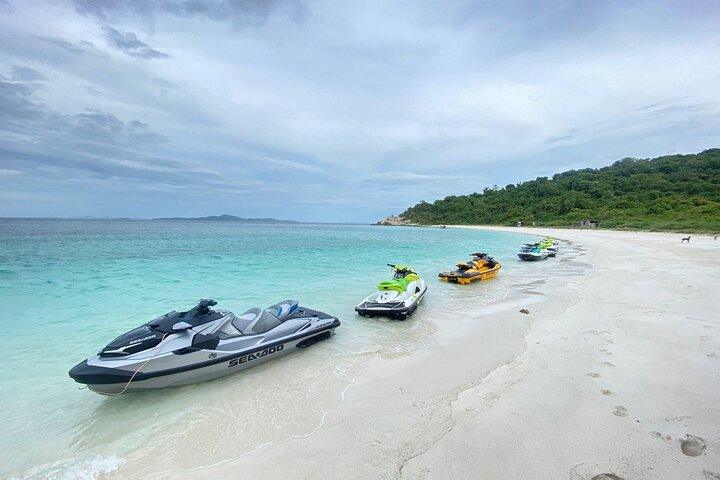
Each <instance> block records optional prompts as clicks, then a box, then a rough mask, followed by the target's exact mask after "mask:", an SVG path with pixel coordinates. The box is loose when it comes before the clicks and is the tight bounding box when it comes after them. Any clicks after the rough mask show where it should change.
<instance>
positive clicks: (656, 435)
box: [650, 430, 672, 442]
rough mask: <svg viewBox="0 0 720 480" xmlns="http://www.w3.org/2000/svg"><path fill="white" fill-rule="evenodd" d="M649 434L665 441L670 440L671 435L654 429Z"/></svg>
mask: <svg viewBox="0 0 720 480" xmlns="http://www.w3.org/2000/svg"><path fill="white" fill-rule="evenodd" d="M650 435H652V436H653V437H655V438H660V439H662V440H665V441H666V442H669V441H670V440H672V437H671V436H670V435H663V434H662V433H660V432H658V431H655V430H653V431H652V432H650Z"/></svg>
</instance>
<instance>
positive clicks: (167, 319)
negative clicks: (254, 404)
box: [69, 299, 340, 395]
mask: <svg viewBox="0 0 720 480" xmlns="http://www.w3.org/2000/svg"><path fill="white" fill-rule="evenodd" d="M215 305H216V302H215V300H210V299H205V300H200V302H199V303H198V304H197V305H196V306H195V307H194V308H191V309H190V310H188V311H186V312H176V311H172V312H170V313H166V314H165V315H163V316H160V317H158V318H156V319H154V320H151V321H149V322H148V323H146V324H144V325H141V326H139V327H137V328H135V329H133V330H130V331H129V332H127V333H125V334H123V335H120V336H119V337H118V338H116V339H115V340H113V341H112V342H110V343H109V344H108V345H107V346H106V347H105V348H103V349H102V350H101V351H100V353H98V354H97V355H95V356H93V357H90V358H88V359H86V360H84V361H82V362H81V363H78V364H77V365H75V366H74V367H73V368H72V369H71V370H70V372H69V375H70V377H71V378H72V379H73V380H75V381H76V382H79V383H83V384H85V385H87V386H88V387H89V388H90V390H93V391H95V392H97V393H101V394H106V395H118V394H121V393H125V392H129V391H135V390H145V389H155V388H163V387H168V386H173V385H186V384H190V383H195V382H200V381H203V380H209V379H212V378H217V377H221V376H223V375H228V374H231V373H235V372H238V371H240V370H243V369H245V368H247V367H251V366H253V365H257V364H260V363H263V362H265V361H267V360H270V359H273V358H277V357H279V356H281V355H283V354H286V353H288V352H292V351H294V350H295V349H296V348H304V347H307V346H309V345H312V344H313V343H315V342H317V341H320V340H324V339H326V338H329V337H330V336H331V335H332V333H333V332H334V330H335V328H337V327H338V326H339V325H340V321H339V320H338V319H337V318H335V317H333V316H332V315H328V314H327V313H323V312H319V311H317V310H312V309H309V308H306V307H302V306H299V305H298V302H297V301H295V300H285V301H283V302H280V303H277V304H275V305H273V306H271V307H269V308H266V309H265V310H261V309H259V308H252V309H250V310H248V311H247V312H245V313H243V314H242V315H240V316H235V315H234V314H233V313H231V312H229V311H226V310H214V309H212V308H211V307H213V306H215Z"/></svg>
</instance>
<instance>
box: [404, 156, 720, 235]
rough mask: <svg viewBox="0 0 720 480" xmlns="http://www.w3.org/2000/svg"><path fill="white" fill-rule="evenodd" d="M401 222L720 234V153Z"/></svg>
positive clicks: (531, 185)
mask: <svg viewBox="0 0 720 480" xmlns="http://www.w3.org/2000/svg"><path fill="white" fill-rule="evenodd" d="M401 217H402V218H403V219H404V220H406V221H408V222H413V223H418V224H486V225H515V224H516V223H517V222H518V221H520V222H523V223H524V224H525V225H531V224H533V223H535V224H536V225H545V226H578V225H579V223H580V221H581V220H584V219H593V220H596V221H597V222H598V224H599V227H601V228H618V229H624V228H627V229H642V230H684V231H704V232H720V149H718V148H715V149H711V150H705V151H703V152H701V153H698V154H691V155H669V156H665V157H658V158H653V159H637V158H625V159H622V160H620V161H617V162H615V163H613V164H612V165H610V166H607V167H602V168H597V169H595V168H586V169H582V170H570V171H567V172H563V173H558V174H556V175H553V177H552V178H548V177H538V178H536V179H535V180H530V181H526V182H521V183H517V184H510V185H506V186H505V187H503V188H497V187H493V188H486V189H484V190H483V191H482V192H480V193H473V194H470V195H457V196H456V195H451V196H449V197H445V198H444V199H441V200H436V201H434V202H433V203H428V202H425V201H423V202H420V203H418V204H417V205H415V206H413V207H410V208H408V209H407V210H406V211H405V212H403V213H402V214H401Z"/></svg>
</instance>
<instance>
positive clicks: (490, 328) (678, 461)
mask: <svg viewBox="0 0 720 480" xmlns="http://www.w3.org/2000/svg"><path fill="white" fill-rule="evenodd" d="M513 231H523V230H521V229H513ZM524 231H525V232H527V233H533V234H538V235H546V234H552V235H554V236H555V237H556V238H559V239H563V240H565V241H567V242H571V243H572V245H573V247H574V248H576V249H577V250H576V251H577V252H578V253H576V257H575V258H574V260H573V261H574V262H578V263H582V264H584V265H585V267H587V268H583V269H579V270H578V273H577V274H576V275H570V276H564V277H557V278H555V277H548V278H547V280H546V281H545V282H544V283H542V284H538V285H536V286H535V287H534V290H535V292H534V293H535V294H536V295H535V297H533V298H536V299H537V300H535V301H534V302H531V301H530V300H529V299H528V298H529V297H528V298H525V300H523V302H527V303H525V304H517V303H507V302H506V304H505V305H504V306H503V305H500V306H498V307H497V308H493V309H492V310H491V311H490V312H486V313H485V314H484V315H481V316H479V317H476V318H477V325H475V326H472V325H471V326H469V327H468V328H466V329H465V330H463V333H462V335H457V336H455V337H453V336H452V335H449V336H448V335H446V336H441V337H440V340H439V341H437V342H434V343H432V344H430V345H428V346H426V347H424V348H422V349H420V350H418V351H417V352H415V353H414V354H412V355H406V356H400V357H398V358H392V357H388V356H372V355H370V356H369V357H368V358H369V360H368V365H367V366H366V368H365V369H364V370H363V372H362V373H361V374H360V375H359V376H358V377H357V378H356V379H355V380H354V382H353V383H352V384H350V385H349V386H348V387H347V389H345V390H344V391H343V393H342V395H341V397H340V398H338V406H337V407H336V408H334V409H332V410H331V411H328V412H327V414H326V415H324V416H323V418H322V421H321V422H320V424H318V425H317V427H316V428H314V429H313V430H311V431H308V432H306V433H305V434H303V435H298V436H295V437H293V438H289V439H287V440H285V441H282V442H278V443H274V444H267V445H262V446H260V447H258V448H257V449H255V450H253V451H252V452H246V453H244V454H242V455H240V456H238V457H236V458H234V459H231V460H228V461H224V462H222V463H218V464H215V465H209V466H204V467H199V468H197V467H196V468H192V469H190V470H178V469H168V470H166V473H165V474H164V475H161V476H162V477H164V478H186V477H189V476H192V477H193V478H238V477H239V476H242V477H258V478H271V477H276V476H283V477H285V478H307V479H311V478H313V479H315V478H344V479H375V478H378V479H380V478H383V479H384V478H407V479H417V478H423V479H466V478H467V479H470V478H472V479H494V480H496V479H507V480H518V479H548V480H550V479H571V480H591V479H592V480H617V479H625V480H631V479H644V480H651V479H658V480H660V479H670V478H678V479H680V478H682V479H688V480H692V479H697V480H708V479H710V480H717V479H719V478H720V314H719V313H718V312H719V311H720V290H719V287H720V268H719V267H720V261H719V260H718V254H720V241H717V242H715V241H713V240H712V238H710V237H693V238H692V241H691V244H690V245H688V244H681V243H680V237H681V236H680V235H678V234H668V233H662V234H651V233H632V232H611V231H579V230H550V229H528V230H524ZM562 260H563V258H562V250H561V254H560V256H559V257H558V258H557V259H555V260H547V261H548V262H552V261H558V262H559V261H562ZM540 294H541V295H540ZM523 306H525V307H527V308H528V310H529V314H523V313H519V309H520V308H522V307H523ZM472 307H473V306H472V305H467V306H466V308H467V311H468V312H473V315H474V314H475V313H476V312H474V311H473V308H472ZM442 321H443V319H442V318H437V319H436V322H437V323H440V322H442ZM121 472H122V470H121ZM239 472H241V474H239ZM126 473H130V472H129V471H128V470H126Z"/></svg>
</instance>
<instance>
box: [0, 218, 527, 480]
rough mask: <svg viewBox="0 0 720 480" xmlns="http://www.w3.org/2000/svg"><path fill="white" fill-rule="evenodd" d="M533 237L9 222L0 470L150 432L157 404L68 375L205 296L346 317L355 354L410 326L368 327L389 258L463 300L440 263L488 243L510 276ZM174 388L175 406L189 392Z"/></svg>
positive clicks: (0, 263)
mask: <svg viewBox="0 0 720 480" xmlns="http://www.w3.org/2000/svg"><path fill="white" fill-rule="evenodd" d="M530 238H531V237H528V236H521V235H516V234H511V233H500V232H487V231H479V230H460V229H450V228H448V229H435V228H408V227H376V226H354V225H351V226H349V225H249V224H242V223H233V222H228V223H225V222H180V221H177V222H176V221H172V222H170V221H129V220H128V221H123V220H107V221H103V220H15V219H4V220H3V219H0V245H1V246H2V249H1V250H0V305H2V307H0V329H1V331H2V335H0V351H2V352H3V353H4V362H3V366H4V369H3V375H2V377H0V405H1V406H2V411H3V418H4V420H3V428H2V430H0V451H1V452H3V454H2V457H3V459H2V462H1V464H0V476H4V475H7V474H9V473H10V472H25V471H27V470H28V469H31V468H33V467H37V466H39V465H44V464H49V463H53V462H58V461H64V460H70V459H77V458H81V459H82V458H84V457H85V456H87V455H90V454H91V453H94V452H97V451H102V452H104V453H107V452H108V451H120V450H122V449H123V448H132V446H133V444H134V442H138V441H142V439H143V436H145V435H148V431H146V430H143V429H134V430H133V432H132V434H131V433H125V432H126V431H127V430H128V425H134V424H133V422H134V421H136V420H135V419H134V418H133V417H134V414H135V413H137V412H138V411H140V412H142V413H143V414H145V415H157V414H158V411H159V410H153V407H151V406H148V403H149V401H143V400H139V399H138V398H142V397H138V396H136V397H135V399H132V398H131V399H130V400H125V397H123V398H122V399H110V398H103V397H100V396H97V395H94V394H92V393H89V392H88V391H80V390H78V388H77V387H78V385H77V384H75V383H74V382H73V381H72V380H71V379H70V378H69V377H68V376H67V371H68V369H69V368H70V367H72V366H73V365H74V364H75V363H77V362H79V361H81V360H83V359H84V358H85V357H86V356H88V355H90V354H92V353H94V352H96V351H98V350H99V349H100V348H101V347H102V346H103V345H105V344H106V343H107V342H108V341H110V340H111V339H112V338H114V337H115V336H116V335H117V334H119V333H122V332H124V331H127V330H129V329H130V328H132V327H134V326H137V325H139V324H141V323H144V322H146V321H147V320H149V319H151V318H154V317H155V316H157V315H159V314H162V313H164V312H166V311H169V310H172V309H183V308H188V307H191V306H192V305H194V303H195V302H196V301H197V300H198V299H199V298H202V297H210V298H214V299H216V300H217V301H218V306H219V307H222V308H227V309H229V310H232V311H234V312H236V313H240V312H242V311H244V310H245V309H248V308H250V307H253V306H261V307H262V306H267V305H270V304H272V303H275V302H277V301H279V300H282V299H285V298H298V299H300V300H301V302H302V303H303V304H305V305H308V306H310V307H313V308H317V309H320V310H324V311H327V312H329V313H332V314H334V315H336V316H338V317H339V318H340V319H341V321H342V322H343V325H342V327H341V328H339V329H338V332H337V333H338V335H337V336H336V337H335V338H334V341H335V340H336V341H335V343H334V344H333V345H334V346H333V347H332V348H333V349H332V350H329V352H337V354H338V355H341V354H347V353H348V352H355V351H361V350H362V349H367V348H369V347H372V346H377V345H382V344H384V343H388V342H390V341H392V340H393V338H394V337H392V336H393V335H395V336H397V335H398V333H397V332H399V331H402V330H401V329H400V328H411V327H406V326H403V327H396V326H394V325H397V323H395V324H389V323H372V322H368V320H367V319H362V318H360V317H357V316H356V315H355V313H354V311H353V308H354V306H355V305H356V304H357V303H358V302H359V301H360V300H361V299H362V298H363V297H364V296H366V295H367V294H369V293H370V292H371V291H373V289H374V285H375V284H376V283H377V282H378V281H380V280H382V279H385V278H387V277H388V275H389V269H388V267H386V266H385V264H386V263H389V262H400V263H406V264H409V265H412V266H413V267H415V268H416V269H417V270H418V271H419V273H420V274H421V275H423V276H424V277H425V278H426V280H427V281H428V284H429V288H430V290H429V293H428V296H427V299H426V303H430V304H432V303H433V302H436V301H439V300H438V299H440V298H444V299H447V298H452V296H453V295H457V294H458V287H457V286H456V285H448V284H445V283H442V282H439V281H437V279H436V278H435V276H436V275H437V273H438V272H439V271H440V270H443V269H445V268H446V267H449V266H451V265H453V264H454V263H455V262H456V261H458V260H460V259H464V258H466V257H467V255H468V253H470V252H473V251H478V250H479V251H487V252H490V253H491V254H492V255H494V256H495V258H497V259H498V260H500V262H502V263H503V272H502V276H503V277H507V278H510V279H511V278H513V275H514V273H515V274H517V271H518V269H519V268H523V265H522V264H520V263H519V262H517V261H516V258H515V253H516V251H517V248H518V246H519V245H520V244H522V243H523V242H525V241H527V240H530ZM534 268H536V267H534ZM501 278H502V277H501ZM489 283H490V282H489ZM504 289H505V286H504V285H503V283H502V282H495V283H492V284H491V285H490V286H488V287H484V288H475V289H473V290H472V292H473V295H476V296H477V302H479V303H487V302H490V301H492V300H493V299H496V298H497V297H498V296H502V294H503V291H504ZM466 291H467V290H466ZM412 321H413V320H412V319H411V320H409V321H408V322H412ZM408 322H405V323H408ZM267 371H269V372H270V373H271V374H272V370H267ZM210 388H212V387H210ZM194 391H198V390H192V389H188V390H185V392H194ZM170 392H171V393H169V394H167V395H170V396H175V397H176V400H177V399H178V398H182V397H183V395H185V394H186V393H172V392H173V390H171V391H170ZM167 395H166V396H165V397H162V398H163V400H162V401H159V398H160V397H149V398H150V399H151V400H152V401H154V402H157V403H158V404H159V405H161V406H160V407H158V408H161V407H162V408H169V406H170V405H171V403H168V404H166V405H164V406H162V402H170V400H165V399H166V398H167ZM128 398H130V397H129V396H128ZM188 398H189V400H188V399H184V401H192V398H193V397H192V396H190V397H188ZM137 409H140V410H137ZM88 438H92V441H89V440H88ZM103 445H104V446H105V449H104V450H103ZM36 473H37V472H36ZM41 473H42V472H40V473H38V476H42V475H41ZM46 476H47V475H46ZM50 476H51V475H50Z"/></svg>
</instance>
